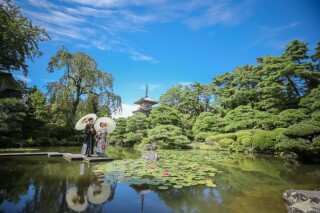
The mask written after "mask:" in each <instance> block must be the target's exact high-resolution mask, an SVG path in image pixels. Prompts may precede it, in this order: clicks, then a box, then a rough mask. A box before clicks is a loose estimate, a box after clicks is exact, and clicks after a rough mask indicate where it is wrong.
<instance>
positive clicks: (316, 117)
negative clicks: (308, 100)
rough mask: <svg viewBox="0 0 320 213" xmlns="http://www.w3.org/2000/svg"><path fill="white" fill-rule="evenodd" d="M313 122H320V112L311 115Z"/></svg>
mask: <svg viewBox="0 0 320 213" xmlns="http://www.w3.org/2000/svg"><path fill="white" fill-rule="evenodd" d="M311 118H312V120H315V121H320V111H315V112H313V113H312V114H311Z"/></svg>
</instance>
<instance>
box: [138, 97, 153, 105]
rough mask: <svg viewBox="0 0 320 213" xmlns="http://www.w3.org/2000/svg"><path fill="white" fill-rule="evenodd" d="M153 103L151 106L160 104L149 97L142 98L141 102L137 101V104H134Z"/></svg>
mask: <svg viewBox="0 0 320 213" xmlns="http://www.w3.org/2000/svg"><path fill="white" fill-rule="evenodd" d="M144 102H145V103H151V104H157V103H159V102H158V101H156V100H153V99H151V98H149V97H144V98H141V99H140V100H139V101H136V102H134V103H135V104H142V103H144Z"/></svg>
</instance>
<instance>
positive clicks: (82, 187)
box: [65, 162, 116, 212]
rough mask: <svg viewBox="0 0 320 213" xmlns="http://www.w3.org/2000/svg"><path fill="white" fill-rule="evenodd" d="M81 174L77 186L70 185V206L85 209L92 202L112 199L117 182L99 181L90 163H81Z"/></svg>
mask: <svg viewBox="0 0 320 213" xmlns="http://www.w3.org/2000/svg"><path fill="white" fill-rule="evenodd" d="M79 166H80V170H79V175H78V177H77V178H76V179H75V186H73V187H70V188H69V189H68V190H67V193H66V197H65V199H66V202H67V204H68V207H69V208H70V209H72V210H74V211H77V212H82V211H85V210H86V209H87V208H88V207H89V208H94V207H92V206H91V207H90V204H93V205H101V204H104V203H106V202H107V201H108V200H109V201H111V200H112V198H113V196H111V195H112V194H114V190H115V186H116V184H105V183H104V182H103V181H101V180H100V181H99V180H98V178H97V177H96V176H95V175H94V174H93V173H92V168H91V167H92V166H91V164H89V163H84V162H82V163H79Z"/></svg>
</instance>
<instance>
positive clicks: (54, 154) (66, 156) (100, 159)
mask: <svg viewBox="0 0 320 213" xmlns="http://www.w3.org/2000/svg"><path fill="white" fill-rule="evenodd" d="M26 156H48V157H63V158H64V159H66V160H68V161H74V160H82V161H84V162H88V163H90V162H103V161H112V160H113V158H109V157H98V156H97V155H93V156H91V157H85V156H83V155H81V154H72V153H60V152H30V153H18V152H17V153H0V158H1V157H26Z"/></svg>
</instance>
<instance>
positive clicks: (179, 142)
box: [148, 125, 190, 149]
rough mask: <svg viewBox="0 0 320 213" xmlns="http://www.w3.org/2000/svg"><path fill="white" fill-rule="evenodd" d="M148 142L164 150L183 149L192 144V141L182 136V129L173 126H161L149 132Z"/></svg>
mask: <svg viewBox="0 0 320 213" xmlns="http://www.w3.org/2000/svg"><path fill="white" fill-rule="evenodd" d="M148 141H149V143H156V144H157V146H159V147H160V148H164V149H169V148H183V147H184V146H185V145H186V144H188V143H190V140H189V139H188V138H187V137H186V136H183V135H182V130H181V128H179V127H177V126H173V125H160V126H156V127H155V128H153V129H151V130H149V132H148Z"/></svg>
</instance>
